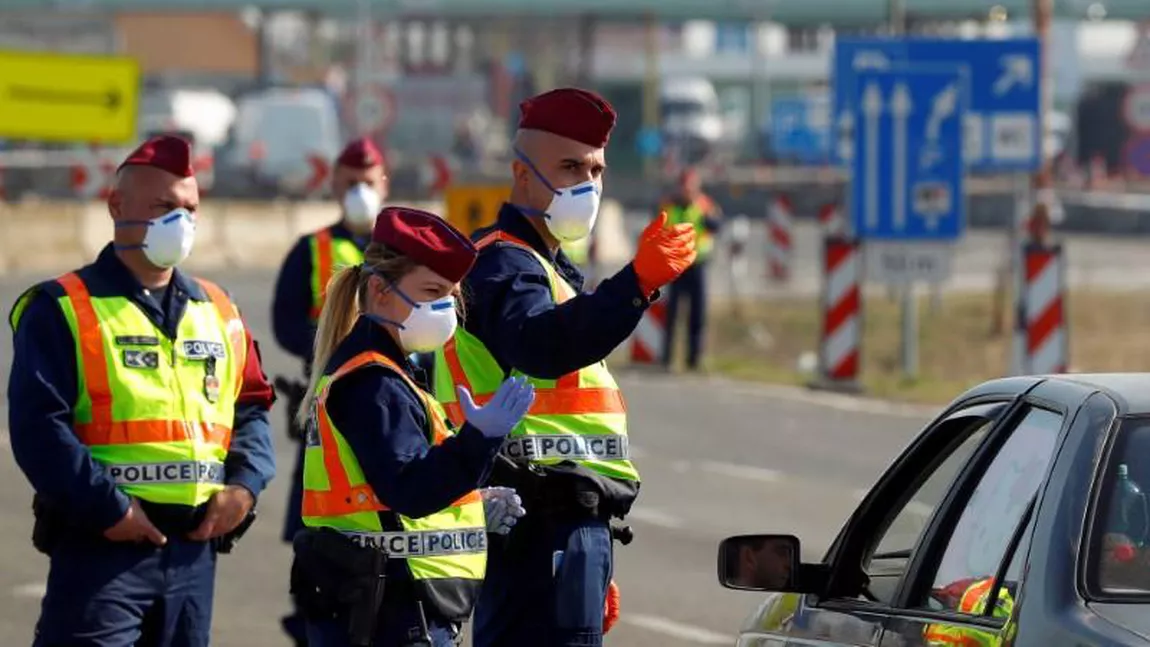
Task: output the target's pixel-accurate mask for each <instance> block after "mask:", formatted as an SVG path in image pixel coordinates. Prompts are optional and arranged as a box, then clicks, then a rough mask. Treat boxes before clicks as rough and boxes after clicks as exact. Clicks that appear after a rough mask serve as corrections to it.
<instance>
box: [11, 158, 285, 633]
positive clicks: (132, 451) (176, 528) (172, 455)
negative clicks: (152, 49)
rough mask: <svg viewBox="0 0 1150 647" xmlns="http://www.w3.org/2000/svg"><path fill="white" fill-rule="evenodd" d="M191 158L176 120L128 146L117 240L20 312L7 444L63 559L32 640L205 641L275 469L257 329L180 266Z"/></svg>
mask: <svg viewBox="0 0 1150 647" xmlns="http://www.w3.org/2000/svg"><path fill="white" fill-rule="evenodd" d="M190 160H191V148H190V147H189V145H188V143H187V142H186V141H184V140H183V139H181V138H178V137H172V136H162V137H156V138H153V139H149V140H148V141H146V142H145V143H144V144H143V145H141V146H140V147H139V148H138V149H136V150H135V151H134V152H132V154H131V155H130V156H128V158H127V159H126V160H125V161H124V162H123V164H121V165H120V167H119V168H118V169H117V172H116V184H115V188H114V189H113V191H112V193H111V195H110V196H109V198H108V210H109V212H110V213H111V217H112V221H113V224H114V225H115V229H114V237H113V242H112V243H111V244H109V245H108V246H107V247H105V248H104V250H103V251H102V252H100V255H99V257H98V258H97V259H96V261H95V262H94V263H92V264H90V265H87V266H85V267H83V268H81V269H79V270H76V271H74V272H70V273H68V274H64V275H62V276H60V277H59V278H57V279H55V280H53V281H46V282H44V283H40V284H38V285H36V286H34V287H32V288H31V289H29V290H28V291H26V292H24V294H22V295H21V296H20V298H19V299H18V300H17V301H16V304H15V306H14V307H13V309H12V313H11V315H10V317H9V321H10V323H11V325H12V328H13V331H14V335H15V338H14V343H13V358H12V372H11V376H10V378H9V384H8V405H9V427H10V432H11V440H12V453H13V455H14V456H15V458H16V462H17V464H18V465H19V466H20V468H21V469H22V470H23V471H24V474H25V475H26V476H27V477H28V480H29V481H30V482H31V484H32V487H33V489H34V490H35V491H36V495H35V499H34V503H33V509H34V511H35V514H36V525H35V528H34V530H33V536H32V539H33V544H34V545H35V546H36V548H37V549H39V550H40V551H41V552H43V553H46V554H47V555H48V556H49V558H50V560H51V561H50V563H51V566H50V571H49V575H48V585H47V591H46V593H45V594H44V600H43V603H42V605H41V615H40V621H39V623H38V624H37V626H36V637H35V639H34V642H33V644H34V645H36V646H37V647H51V646H55V645H80V644H84V645H95V644H100V645H135V644H141V645H142V644H147V645H187V646H189V647H206V646H207V645H208V640H209V633H210V631H211V620H212V617H211V616H212V596H213V589H214V586H215V571H216V559H217V557H216V553H220V552H225V553H226V552H230V551H231V549H232V545H233V544H234V543H235V540H236V539H238V537H239V536H240V535H242V534H243V532H245V531H246V530H247V528H248V527H249V526H250V525H251V522H252V521H253V520H254V512H253V507H254V505H255V501H256V498H257V497H258V496H259V494H260V493H261V492H262V491H263V490H264V488H265V487H266V486H267V484H268V481H270V480H271V478H272V476H273V475H274V473H275V455H274V453H273V451H272V441H271V434H270V431H269V425H268V410H269V408H270V407H271V404H272V402H273V400H274V399H275V396H274V394H273V392H272V389H271V386H270V385H269V384H268V382H267V379H266V378H265V377H264V374H263V371H262V369H261V368H260V357H259V353H258V351H257V348H256V346H255V342H254V341H253V340H252V337H251V334H250V333H249V332H248V329H247V326H246V325H245V324H244V322H243V320H242V319H241V318H240V314H239V310H238V309H237V308H236V306H235V305H234V304H233V303H232V301H231V299H230V298H229V297H228V296H227V294H225V293H224V291H223V290H222V289H221V288H220V287H218V286H216V285H215V284H213V283H210V282H208V281H204V280H202V279H196V278H192V277H191V276H189V275H187V274H184V273H183V272H181V271H180V270H179V269H176V267H177V266H178V265H180V264H181V263H182V262H183V261H184V259H185V258H187V256H188V254H189V253H190V252H191V250H192V245H193V242H194V240H195V231H196V219H197V217H198V216H197V212H198V208H199V200H200V198H199V190H198V188H197V185H196V179H195V176H194V175H193V171H192V166H191V162H190ZM145 627H150V630H149V631H148V633H149V635H150V637H149V638H148V639H147V641H146V642H144V641H142V640H141V632H142V631H144V629H145ZM137 641H141V642H137Z"/></svg>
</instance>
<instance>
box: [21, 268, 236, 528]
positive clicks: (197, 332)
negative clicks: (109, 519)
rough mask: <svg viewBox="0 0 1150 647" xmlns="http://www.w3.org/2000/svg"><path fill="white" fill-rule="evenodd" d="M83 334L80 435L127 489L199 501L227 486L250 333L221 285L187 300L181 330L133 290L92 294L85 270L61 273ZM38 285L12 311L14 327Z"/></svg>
mask: <svg viewBox="0 0 1150 647" xmlns="http://www.w3.org/2000/svg"><path fill="white" fill-rule="evenodd" d="M56 281H57V283H59V284H60V285H61V286H62V287H63V288H64V296H63V297H61V298H59V299H58V300H57V302H58V304H59V306H60V310H61V311H63V313H64V317H65V319H66V320H67V322H68V327H69V328H70V329H71V331H72V337H73V339H74V340H75V344H76V366H77V377H78V393H79V398H78V400H77V402H76V403H75V405H74V408H73V420H74V426H75V427H74V428H75V431H76V436H77V437H79V439H80V441H81V442H83V443H84V444H85V445H87V446H88V449H89V451H90V452H91V454H92V458H94V459H95V460H96V461H97V462H99V463H100V464H102V465H103V466H104V467H105V468H106V469H107V471H108V474H109V475H111V476H112V478H113V479H115V481H116V484H117V485H118V486H119V487H120V489H121V490H123V491H124V492H125V493H127V494H130V495H132V496H135V497H138V498H140V499H142V500H144V501H151V502H154V503H169V504H179V505H189V506H196V505H200V504H202V503H204V502H206V501H207V500H208V499H209V498H210V497H211V496H212V494H215V493H216V492H218V491H220V490H222V489H223V488H224V458H225V457H226V456H227V453H228V445H229V444H230V443H231V435H232V425H233V423H234V420H235V409H236V399H237V397H238V396H239V393H240V388H241V386H242V384H243V367H244V362H245V361H246V354H247V343H246V339H245V335H244V326H243V322H242V321H241V320H240V316H239V312H238V311H237V310H236V308H235V306H234V305H233V304H232V302H231V299H229V298H228V296H227V295H226V294H225V293H224V291H223V290H221V289H220V288H219V287H217V286H216V285H214V284H213V283H210V282H208V281H204V280H199V283H200V285H201V286H202V287H203V289H204V291H205V292H206V293H207V294H208V296H209V298H210V299H211V301H210V302H207V303H201V302H197V301H189V302H188V306H187V309H186V310H185V312H184V316H183V318H182V319H181V320H180V324H179V328H178V331H177V333H178V334H177V336H176V339H175V340H171V339H168V338H167V337H166V336H165V335H164V333H163V331H161V330H159V329H158V328H157V327H156V326H155V324H153V323H152V322H151V321H150V320H149V319H148V318H147V316H145V315H144V313H143V312H142V311H141V310H140V309H139V308H138V307H137V306H136V305H135V304H134V303H132V301H131V300H130V299H128V298H126V297H97V298H93V297H92V296H91V294H90V293H89V292H88V287H87V286H86V285H85V284H84V281H83V279H81V278H80V276H79V275H78V274H75V273H71V274H66V275H64V276H62V277H60V278H58V279H56ZM34 293H35V292H34V291H32V290H30V291H29V292H27V293H26V294H25V296H24V297H23V298H22V302H21V303H19V304H17V307H16V308H15V309H14V310H13V313H12V321H11V324H12V328H13V330H15V328H16V326H17V324H18V323H19V320H20V317H21V315H22V314H23V312H24V309H25V307H26V306H27V302H28V299H30V298H31V296H32V295H33V294H34Z"/></svg>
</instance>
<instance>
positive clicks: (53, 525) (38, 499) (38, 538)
mask: <svg viewBox="0 0 1150 647" xmlns="http://www.w3.org/2000/svg"><path fill="white" fill-rule="evenodd" d="M32 514H33V515H34V516H35V518H36V520H35V522H34V523H33V525H32V546H33V547H34V548H35V549H36V550H38V551H40V552H41V553H44V554H45V555H51V554H52V551H53V550H54V549H55V548H56V545H57V544H59V543H60V539H61V538H62V537H63V536H64V535H65V534H66V533H67V531H68V527H67V524H66V521H65V519H66V518H67V517H66V516H65V515H64V512H63V511H62V510H60V508H59V506H56V505H53V504H52V501H51V500H50V499H48V498H47V497H45V496H43V495H40V494H34V495H32Z"/></svg>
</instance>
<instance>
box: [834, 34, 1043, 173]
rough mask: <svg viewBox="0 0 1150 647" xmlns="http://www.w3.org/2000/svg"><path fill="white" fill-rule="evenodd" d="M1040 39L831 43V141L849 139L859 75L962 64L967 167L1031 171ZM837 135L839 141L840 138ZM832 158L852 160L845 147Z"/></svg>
mask: <svg viewBox="0 0 1150 647" xmlns="http://www.w3.org/2000/svg"><path fill="white" fill-rule="evenodd" d="M1038 52H1039V49H1038V41H1037V40H1036V39H1034V38H1015V39H1006V40H952V39H937V38H906V39H897V40H896V39H890V38H846V39H839V40H837V41H836V42H835V58H834V70H833V75H834V89H833V94H834V99H833V105H834V115H835V128H836V141H842V142H848V141H850V129H851V128H852V124H851V123H850V119H851V117H852V115H853V114H854V110H853V106H852V102H853V100H854V97H856V96H858V93H857V92H856V89H857V88H855V85H856V84H857V78H858V75H859V74H860V73H861V72H862V71H864V70H868V69H896V68H897V67H898V66H900V65H964V66H966V67H967V69H968V72H969V74H970V77H969V79H970V88H971V94H970V111H969V113H968V114H967V116H966V124H965V125H964V143H963V145H964V146H965V150H966V164H967V167H968V168H970V169H971V170H974V171H1030V170H1034V169H1037V168H1038V166H1039V164H1040V163H1041V159H1042V157H1041V153H1042V137H1041V124H1040V123H1039V119H1038V114H1039V112H1038V108H1039V100H1040V98H1041V90H1040V87H1039V86H1040V82H1041V76H1042V75H1041V70H1040V69H1039V65H1040V63H1039V60H1040V59H1039V56H1038ZM839 138H841V140H840V139H839ZM835 148H836V158H837V159H838V160H839V161H841V162H844V163H849V161H850V155H851V151H850V150H838V149H839V148H840V147H839V146H836V147H835Z"/></svg>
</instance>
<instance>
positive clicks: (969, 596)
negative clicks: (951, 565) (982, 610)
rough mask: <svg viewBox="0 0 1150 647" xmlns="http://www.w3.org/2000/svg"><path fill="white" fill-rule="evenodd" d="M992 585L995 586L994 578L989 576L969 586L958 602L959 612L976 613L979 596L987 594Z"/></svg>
mask: <svg viewBox="0 0 1150 647" xmlns="http://www.w3.org/2000/svg"><path fill="white" fill-rule="evenodd" d="M992 586H994V578H987V579H985V580H982V581H981V582H978V583H976V584H974V585H972V586H970V587H969V588H967V589H966V591H964V592H963V594H962V599H961V600H960V601H959V603H958V610H959V612H961V613H970V614H974V613H975V610H974V609H975V607H976V606H977V605H978V600H979V598H981V597H982V596H984V595H986V594H987V592H988V591H990V587H992Z"/></svg>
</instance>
